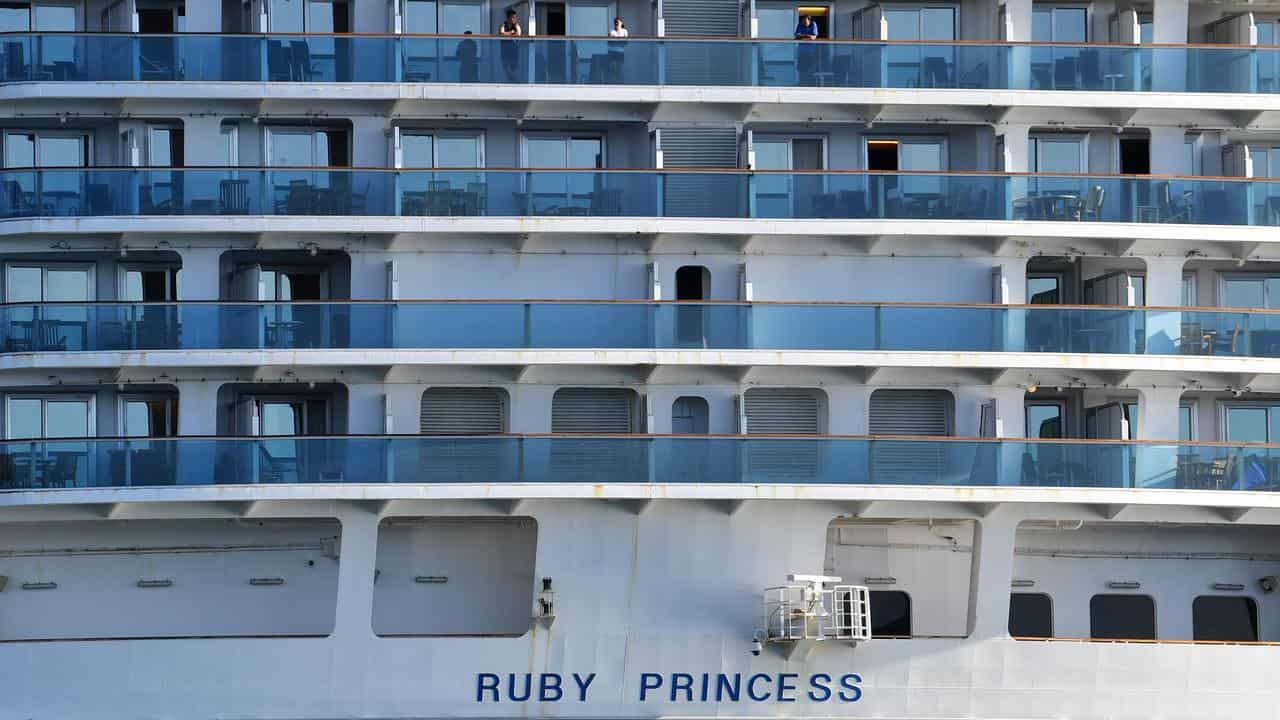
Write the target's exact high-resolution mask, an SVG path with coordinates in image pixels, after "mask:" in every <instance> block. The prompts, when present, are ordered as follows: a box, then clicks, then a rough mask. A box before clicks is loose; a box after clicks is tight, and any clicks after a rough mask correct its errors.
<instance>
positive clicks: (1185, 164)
mask: <svg viewBox="0 0 1280 720" xmlns="http://www.w3.org/2000/svg"><path fill="white" fill-rule="evenodd" d="M1186 139H1187V132H1186V130H1184V129H1182V128H1180V127H1153V128H1151V174H1152V175H1190V174H1191V167H1190V166H1189V162H1190V157H1189V156H1188V155H1187V149H1186V147H1185V143H1186Z"/></svg>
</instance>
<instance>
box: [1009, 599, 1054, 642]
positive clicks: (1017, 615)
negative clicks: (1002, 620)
mask: <svg viewBox="0 0 1280 720" xmlns="http://www.w3.org/2000/svg"><path fill="white" fill-rule="evenodd" d="M1009 634H1010V635H1012V636H1013V637H1016V638H1051V637H1053V600H1051V599H1050V598H1049V596H1048V595H1046V594H1045V593H1013V594H1012V595H1010V596H1009Z"/></svg>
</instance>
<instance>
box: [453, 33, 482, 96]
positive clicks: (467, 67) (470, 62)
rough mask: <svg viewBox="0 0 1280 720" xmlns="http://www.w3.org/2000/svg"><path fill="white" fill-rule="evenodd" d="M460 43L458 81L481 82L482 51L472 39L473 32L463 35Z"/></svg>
mask: <svg viewBox="0 0 1280 720" xmlns="http://www.w3.org/2000/svg"><path fill="white" fill-rule="evenodd" d="M462 34H463V35H464V36H465V37H463V38H462V40H460V41H458V53H457V55H456V56H455V57H457V58H458V79H459V80H460V81H462V82H472V83H473V82H480V49H479V48H478V47H476V41H475V40H473V39H472V37H471V31H470V30H468V31H466V32H464V33H462Z"/></svg>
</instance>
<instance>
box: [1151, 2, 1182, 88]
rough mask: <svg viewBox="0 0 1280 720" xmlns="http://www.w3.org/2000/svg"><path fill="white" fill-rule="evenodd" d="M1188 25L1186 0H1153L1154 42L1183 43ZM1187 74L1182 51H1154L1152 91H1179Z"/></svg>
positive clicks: (1152, 29)
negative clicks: (1155, 54) (1155, 52)
mask: <svg viewBox="0 0 1280 720" xmlns="http://www.w3.org/2000/svg"><path fill="white" fill-rule="evenodd" d="M1187 25H1188V17H1187V0H1155V5H1154V7H1153V8H1152V17H1151V38H1152V40H1153V41H1154V42H1155V43H1156V44H1166V45H1185V44H1186V42H1187ZM1186 77H1187V58H1186V55H1185V54H1183V53H1180V52H1169V51H1165V52H1157V56H1156V58H1155V61H1154V62H1153V63H1152V80H1151V89H1152V90H1169V91H1178V90H1181V89H1183V86H1184V85H1185V84H1186Z"/></svg>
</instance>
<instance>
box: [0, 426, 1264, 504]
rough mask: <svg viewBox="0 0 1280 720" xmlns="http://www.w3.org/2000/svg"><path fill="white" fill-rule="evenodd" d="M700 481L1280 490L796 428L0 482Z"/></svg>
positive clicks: (1104, 461)
mask: <svg viewBox="0 0 1280 720" xmlns="http://www.w3.org/2000/svg"><path fill="white" fill-rule="evenodd" d="M297 483H321V484H329V483H359V484H365V483H479V484H490V483H492V484H516V483H592V484H594V483H696V484H725V483H742V484H834V485H925V486H955V487H990V486H1000V487H1064V488H1178V489H1195V490H1253V491H1273V490H1277V489H1280V446H1266V445H1226V444H1209V443H1195V444H1177V443H1132V442H1119V441H1082V440H1075V441H1033V440H979V439H952V438H936V437H930V438H906V437H893V438H884V439H877V438H869V437H797V436H786V437H782V436H778V437H766V436H716V437H712V436H698V437H693V436H627V437H619V436H608V437H605V436H599V437H592V436H516V435H501V436H488V437H433V436H421V435H418V436H398V437H397V436H343V437H269V438H232V437H226V438H222V437H219V438H210V437H202V438H170V439H163V440H161V439H142V438H94V439H61V440H29V441H28V440H23V441H5V442H3V443H2V444H0V489H6V490H43V489H64V488H86V487H126V486H135V487H153V486H200V485H246V484H297Z"/></svg>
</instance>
